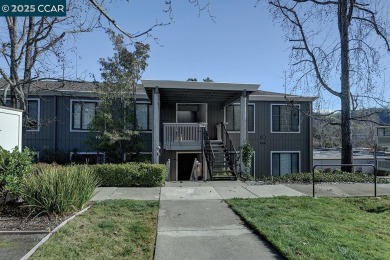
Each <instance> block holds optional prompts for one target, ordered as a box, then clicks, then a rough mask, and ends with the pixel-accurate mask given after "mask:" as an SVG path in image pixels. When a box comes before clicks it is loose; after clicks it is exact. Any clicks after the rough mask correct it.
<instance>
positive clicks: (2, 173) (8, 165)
mask: <svg viewBox="0 0 390 260" xmlns="http://www.w3.org/2000/svg"><path fill="white" fill-rule="evenodd" d="M34 155H35V154H34V153H33V152H32V151H30V150H29V149H28V148H25V149H24V150H23V151H22V152H19V151H18V149H17V148H14V149H13V150H12V151H11V152H9V151H7V150H5V149H3V148H1V147H0V191H1V192H2V193H3V195H4V202H5V199H6V197H7V194H8V193H11V194H12V195H13V196H16V197H17V196H18V195H19V192H20V185H21V182H22V180H23V178H24V176H26V175H27V174H28V173H30V171H31V168H32V159H33V157H34Z"/></svg>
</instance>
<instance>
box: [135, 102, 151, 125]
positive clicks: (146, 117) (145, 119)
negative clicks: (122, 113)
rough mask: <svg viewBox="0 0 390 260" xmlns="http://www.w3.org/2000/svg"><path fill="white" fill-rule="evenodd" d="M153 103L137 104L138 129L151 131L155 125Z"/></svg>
mask: <svg viewBox="0 0 390 260" xmlns="http://www.w3.org/2000/svg"><path fill="white" fill-rule="evenodd" d="M152 111H153V108H152V105H149V104H137V110H136V116H137V123H138V129H139V130H144V131H151V130H152V126H153V117H152Z"/></svg>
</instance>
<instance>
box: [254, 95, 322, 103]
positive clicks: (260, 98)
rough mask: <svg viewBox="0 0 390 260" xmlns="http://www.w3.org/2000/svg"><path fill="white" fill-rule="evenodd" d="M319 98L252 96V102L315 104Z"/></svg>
mask: <svg viewBox="0 0 390 260" xmlns="http://www.w3.org/2000/svg"><path fill="white" fill-rule="evenodd" d="M316 99H318V97H304V96H281V95H250V96H249V100H250V101H282V102H291V101H296V102H313V101H315V100H316Z"/></svg>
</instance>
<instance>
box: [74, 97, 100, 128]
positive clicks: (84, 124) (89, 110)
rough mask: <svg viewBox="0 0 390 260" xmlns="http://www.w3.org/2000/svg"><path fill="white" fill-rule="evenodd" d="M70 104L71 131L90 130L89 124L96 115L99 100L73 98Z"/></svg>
mask: <svg viewBox="0 0 390 260" xmlns="http://www.w3.org/2000/svg"><path fill="white" fill-rule="evenodd" d="M70 104H71V106H70V107H71V109H70V121H71V126H70V127H71V131H88V130H89V124H90V123H91V122H92V119H93V118H94V117H95V114H96V107H97V104H98V101H96V100H71V102H70Z"/></svg>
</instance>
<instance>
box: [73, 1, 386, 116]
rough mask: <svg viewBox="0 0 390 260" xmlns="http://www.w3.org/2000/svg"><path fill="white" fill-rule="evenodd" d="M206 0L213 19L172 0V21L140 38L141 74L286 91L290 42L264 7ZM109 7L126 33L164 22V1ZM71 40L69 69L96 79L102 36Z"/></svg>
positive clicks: (108, 48) (106, 45)
mask: <svg viewBox="0 0 390 260" xmlns="http://www.w3.org/2000/svg"><path fill="white" fill-rule="evenodd" d="M211 3H212V6H211V13H212V15H213V16H215V18H214V20H215V22H213V21H212V20H211V19H210V17H209V15H208V14H207V12H202V13H200V15H199V13H198V9H197V8H196V7H194V6H193V5H191V4H190V3H188V1H184V0H176V1H175V0H174V1H173V5H172V7H173V18H174V21H173V22H172V23H171V24H170V25H167V26H163V27H158V28H155V29H154V30H153V32H152V37H149V38H141V39H140V40H142V41H144V42H147V43H149V44H150V45H151V52H150V58H149V61H148V64H149V66H148V67H147V69H146V71H145V72H144V74H143V78H144V79H166V80H187V79H188V78H197V79H198V81H200V80H202V79H203V78H206V77H210V78H211V79H213V80H214V81H216V82H234V83H257V84H260V85H261V87H260V88H261V89H263V90H268V91H275V92H287V93H290V88H288V87H287V89H285V86H284V85H285V76H284V74H285V73H284V71H288V70H289V65H288V63H289V54H290V48H289V47H290V46H289V43H288V42H287V41H286V40H285V37H284V33H283V31H282V30H281V28H280V26H279V24H277V23H274V22H273V21H272V17H271V15H270V14H269V13H268V10H267V9H266V8H267V5H265V4H263V5H260V6H258V7H256V8H255V7H254V5H255V4H256V1H255V0H249V1H234V0H224V1H221V0H216V1H211ZM109 5H110V6H109V12H110V14H111V15H112V16H113V17H115V19H116V21H117V22H118V24H120V25H121V26H122V27H123V29H125V30H126V31H129V32H131V33H136V32H139V31H143V30H145V29H147V28H149V27H150V26H151V25H153V24H154V23H155V22H156V21H158V22H169V21H170V19H169V16H168V14H167V13H165V12H163V10H164V9H165V6H164V1H151V0H149V1H146V0H143V1H142V0H133V1H130V2H127V1H113V2H112V3H111V4H109ZM153 37H155V38H158V40H157V41H156V40H154V39H153ZM74 44H75V46H77V55H78V56H79V58H76V55H75V58H74V59H73V62H72V63H73V65H74V71H76V69H75V67H76V66H75V65H76V64H77V76H79V77H80V76H81V77H84V76H85V77H86V78H85V79H87V80H91V78H90V77H89V74H90V73H93V74H95V76H97V78H98V79H99V74H100V72H99V64H98V62H97V61H98V59H99V58H102V57H109V56H111V55H112V53H113V52H112V45H111V43H110V41H109V39H108V37H107V36H106V35H105V33H104V32H103V31H98V32H94V33H90V34H84V35H81V36H79V37H78V39H77V40H75V42H74ZM387 60H388V61H390V59H387ZM76 61H77V62H76ZM74 71H73V73H74ZM387 74H388V73H387ZM389 79H390V77H389ZM296 94H304V95H310V94H312V93H307V92H305V93H299V92H297V93H296ZM336 100H337V99H335V98H333V97H327V102H325V103H324V105H325V107H323V109H326V108H332V107H335V106H337V101H336Z"/></svg>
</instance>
